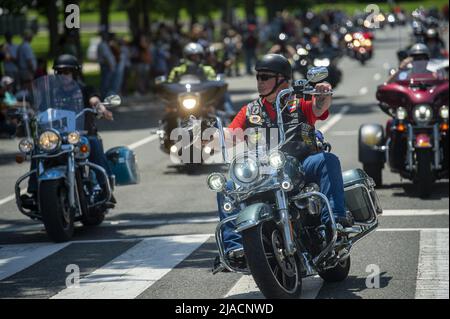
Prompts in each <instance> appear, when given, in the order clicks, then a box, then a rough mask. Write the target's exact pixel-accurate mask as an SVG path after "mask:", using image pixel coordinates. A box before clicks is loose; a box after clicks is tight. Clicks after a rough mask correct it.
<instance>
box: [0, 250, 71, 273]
mask: <svg viewBox="0 0 450 319" xmlns="http://www.w3.org/2000/svg"><path fill="white" fill-rule="evenodd" d="M69 244H70V243H62V244H49V243H38V244H20V245H0V280H3V279H5V278H8V277H10V276H12V275H14V274H15V273H18V272H19V271H22V270H24V269H26V268H28V267H30V266H32V265H33V264H35V263H37V262H39V261H40V260H42V259H44V258H46V257H48V256H50V255H52V254H54V253H56V252H57V251H59V250H61V249H63V248H65V247H67V246H68V245H69Z"/></svg>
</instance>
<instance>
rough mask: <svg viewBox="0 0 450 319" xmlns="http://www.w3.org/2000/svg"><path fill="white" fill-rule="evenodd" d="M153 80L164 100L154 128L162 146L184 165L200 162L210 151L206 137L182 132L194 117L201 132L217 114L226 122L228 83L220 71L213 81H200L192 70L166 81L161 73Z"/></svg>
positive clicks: (228, 118) (160, 96)
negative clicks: (190, 72)
mask: <svg viewBox="0 0 450 319" xmlns="http://www.w3.org/2000/svg"><path fill="white" fill-rule="evenodd" d="M156 83H157V94H158V96H159V98H160V99H161V100H162V101H163V103H164V104H165V118H164V120H162V121H160V127H159V129H158V130H157V131H156V134H158V136H159V141H160V148H161V150H162V151H164V152H165V153H168V154H170V155H171V158H172V160H173V161H175V162H178V163H181V164H184V165H187V166H192V165H194V166H195V165H197V164H201V163H203V162H204V161H203V157H206V156H209V155H212V154H211V152H212V151H213V150H212V149H211V148H210V147H208V146H207V144H208V143H207V142H206V141H200V140H198V139H195V138H194V137H195V136H198V134H195V132H193V130H187V131H188V132H189V134H190V136H189V139H187V138H186V139H183V136H182V134H181V132H182V131H183V129H184V128H186V127H187V126H188V124H189V121H190V119H191V118H193V117H195V118H196V119H197V120H198V122H199V125H198V126H196V128H198V129H199V130H200V132H204V131H205V129H207V128H211V127H214V125H215V119H216V117H219V118H220V119H221V120H222V121H223V122H224V123H228V122H229V120H230V116H231V115H230V114H228V113H227V112H225V110H224V103H226V99H225V94H227V88H228V84H227V83H226V82H225V81H224V80H223V76H222V75H218V76H217V80H216V81H202V80H201V79H200V78H199V77H198V76H196V75H191V74H186V75H183V76H181V77H180V79H179V81H178V82H177V83H168V82H166V78H165V77H164V76H162V77H159V78H158V79H157V80H156ZM178 129H179V131H178ZM178 133H180V134H179V135H178ZM186 154H187V155H186ZM199 155H201V156H199Z"/></svg>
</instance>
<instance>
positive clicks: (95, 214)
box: [81, 207, 106, 227]
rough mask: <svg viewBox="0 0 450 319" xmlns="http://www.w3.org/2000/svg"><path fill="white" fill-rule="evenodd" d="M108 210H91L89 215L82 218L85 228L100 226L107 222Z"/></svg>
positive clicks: (99, 208) (95, 208) (98, 208)
mask: <svg viewBox="0 0 450 319" xmlns="http://www.w3.org/2000/svg"><path fill="white" fill-rule="evenodd" d="M105 214H106V210H105V209H104V208H103V207H92V208H89V213H88V214H87V215H83V217H82V218H81V223H82V224H83V226H88V227H92V226H98V225H100V224H101V223H103V221H104V220H105Z"/></svg>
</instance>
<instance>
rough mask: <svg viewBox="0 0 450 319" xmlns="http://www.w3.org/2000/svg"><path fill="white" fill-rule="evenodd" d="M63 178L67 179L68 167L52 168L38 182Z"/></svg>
mask: <svg viewBox="0 0 450 319" xmlns="http://www.w3.org/2000/svg"><path fill="white" fill-rule="evenodd" d="M61 178H64V179H65V178H67V167H66V166H58V167H52V168H50V169H47V170H45V171H44V172H43V173H42V174H40V175H39V176H38V181H39V182H42V181H54V180H57V179H61Z"/></svg>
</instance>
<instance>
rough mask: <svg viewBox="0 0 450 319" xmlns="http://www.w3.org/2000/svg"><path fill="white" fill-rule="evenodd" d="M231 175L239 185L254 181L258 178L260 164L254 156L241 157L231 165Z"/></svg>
mask: <svg viewBox="0 0 450 319" xmlns="http://www.w3.org/2000/svg"><path fill="white" fill-rule="evenodd" d="M230 175H231V177H232V178H233V180H234V181H235V182H236V183H237V184H239V185H242V184H250V183H253V182H255V181H256V180H257V179H258V176H259V165H258V163H257V162H256V160H254V159H252V158H249V157H247V158H240V159H238V160H235V161H234V162H233V164H232V165H231V167H230Z"/></svg>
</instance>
